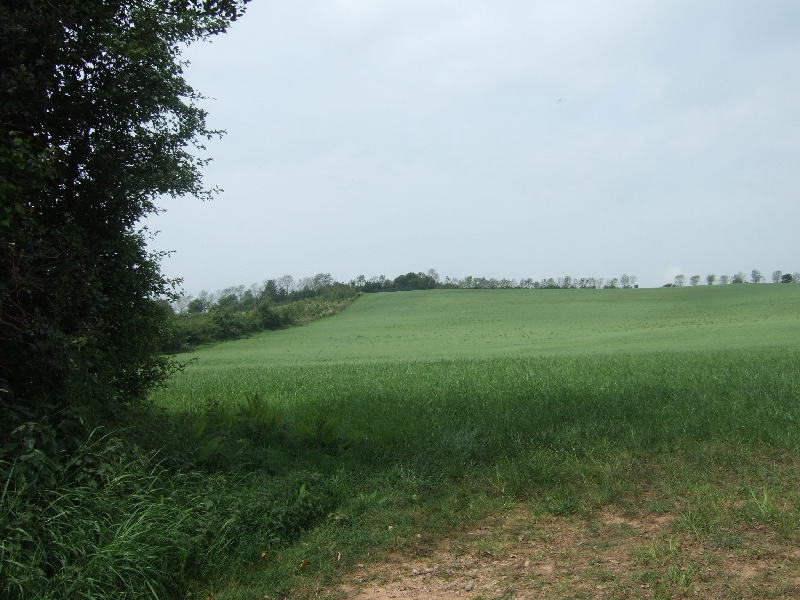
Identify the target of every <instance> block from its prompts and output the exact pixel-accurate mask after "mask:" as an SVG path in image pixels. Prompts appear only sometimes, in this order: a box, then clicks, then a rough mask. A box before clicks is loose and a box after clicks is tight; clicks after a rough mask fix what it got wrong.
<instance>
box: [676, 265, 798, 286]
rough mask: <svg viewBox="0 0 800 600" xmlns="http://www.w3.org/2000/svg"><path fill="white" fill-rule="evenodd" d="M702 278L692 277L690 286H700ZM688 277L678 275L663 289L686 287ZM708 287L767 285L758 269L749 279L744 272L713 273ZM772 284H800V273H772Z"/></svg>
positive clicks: (707, 280)
mask: <svg viewBox="0 0 800 600" xmlns="http://www.w3.org/2000/svg"><path fill="white" fill-rule="evenodd" d="M701 280H702V278H701V277H700V275H692V276H691V277H689V278H688V282H689V285H693V286H694V285H700V282H701ZM686 282H687V277H686V275H683V274H681V275H676V276H675V281H674V282H673V283H666V284H664V286H663V287H683V286H685V285H686ZM704 282H705V284H706V285H728V284H733V283H765V282H766V277H764V275H763V274H762V273H761V271H759V270H758V269H753V270H752V271H751V272H750V276H749V277H748V276H747V275H746V274H745V273H744V272H742V271H739V272H738V273H736V274H734V275H732V276H729V275H720V276H719V277H717V276H716V274H714V273H711V274H710V275H706V277H705V281H704ZM772 283H800V272H796V273H784V272H783V271H773V272H772Z"/></svg>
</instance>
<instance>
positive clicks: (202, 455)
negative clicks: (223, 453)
mask: <svg viewBox="0 0 800 600" xmlns="http://www.w3.org/2000/svg"><path fill="white" fill-rule="evenodd" d="M221 443H222V438H221V437H215V438H213V439H210V440H208V441H207V442H206V443H205V445H204V446H203V447H202V448H200V450H199V452H198V453H197V462H204V461H206V460H208V459H209V458H211V457H212V456H214V455H215V454H216V453H217V452H218V451H219V447H220V444H221Z"/></svg>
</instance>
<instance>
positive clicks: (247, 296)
mask: <svg viewBox="0 0 800 600" xmlns="http://www.w3.org/2000/svg"><path fill="white" fill-rule="evenodd" d="M321 277H322V276H320V275H318V276H316V277H315V278H310V279H311V280H312V282H313V281H314V280H316V279H320V278H321ZM327 277H328V278H329V277H330V276H329V275H328V276H327ZM276 290H277V288H276V286H275V281H274V280H269V281H267V282H266V283H265V285H264V286H263V287H262V288H261V289H260V290H257V291H256V292H255V293H254V292H253V291H252V290H244V288H243V286H242V287H239V288H229V289H227V290H224V293H221V294H219V299H218V300H214V298H213V296H210V295H208V294H207V293H205V292H204V293H203V294H201V297H200V298H194V299H192V300H190V301H189V302H188V303H186V308H185V310H184V311H183V312H182V313H179V314H173V315H172V318H171V323H170V328H169V333H170V335H169V336H168V338H167V339H166V340H164V341H163V342H162V349H163V350H164V351H167V352H179V351H184V350H189V349H191V348H194V347H195V346H198V345H200V344H207V343H211V342H218V341H224V340H233V339H237V338H240V337H243V336H246V335H251V334H253V333H257V332H259V331H264V330H274V329H280V328H281V327H286V326H288V325H299V324H303V323H307V322H309V321H312V320H315V319H318V318H321V317H324V316H329V315H332V314H334V313H336V312H338V311H339V310H342V309H343V308H345V307H346V306H348V305H349V303H350V302H352V301H353V300H354V299H355V298H356V297H357V296H358V295H359V294H360V292H359V291H358V290H356V289H354V288H353V287H351V286H349V285H345V284H342V283H338V282H332V283H331V282H329V283H326V284H324V285H319V286H318V287H316V288H312V287H304V288H301V289H300V290H295V291H292V292H291V293H278V292H277V291H276ZM280 299H282V301H280V302H279V301H278V300H280Z"/></svg>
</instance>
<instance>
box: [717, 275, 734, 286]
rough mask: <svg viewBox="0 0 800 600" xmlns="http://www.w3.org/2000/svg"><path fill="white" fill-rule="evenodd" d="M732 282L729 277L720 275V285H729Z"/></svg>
mask: <svg viewBox="0 0 800 600" xmlns="http://www.w3.org/2000/svg"><path fill="white" fill-rule="evenodd" d="M730 281H731V278H730V277H728V276H727V275H720V276H719V283H720V285H728V284H729V283H730Z"/></svg>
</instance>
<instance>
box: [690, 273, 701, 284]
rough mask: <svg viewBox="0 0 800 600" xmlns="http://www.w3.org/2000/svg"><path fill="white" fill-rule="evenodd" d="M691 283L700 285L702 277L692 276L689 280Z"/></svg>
mask: <svg viewBox="0 0 800 600" xmlns="http://www.w3.org/2000/svg"><path fill="white" fill-rule="evenodd" d="M689 283H690V284H692V285H697V284H698V283H700V275H692V276H691V277H690V278H689Z"/></svg>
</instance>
